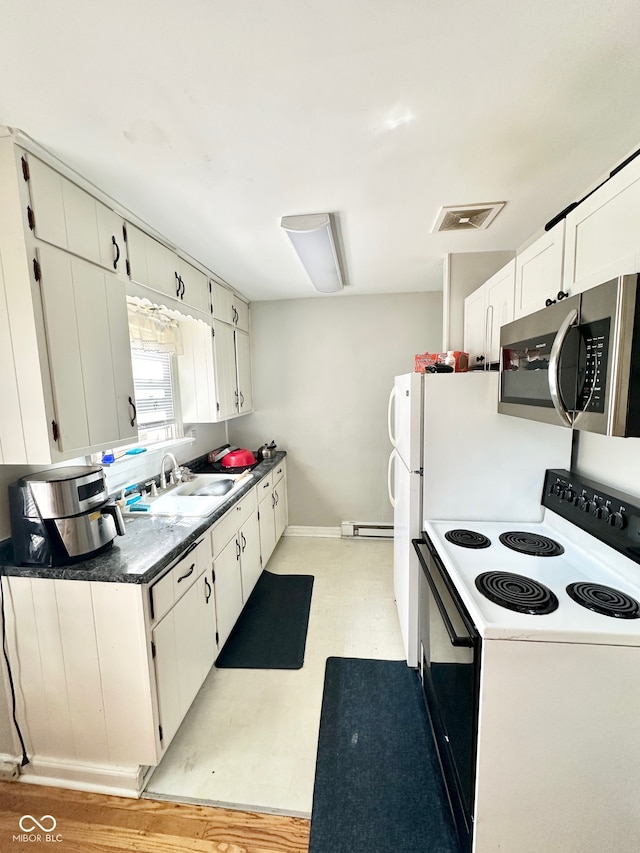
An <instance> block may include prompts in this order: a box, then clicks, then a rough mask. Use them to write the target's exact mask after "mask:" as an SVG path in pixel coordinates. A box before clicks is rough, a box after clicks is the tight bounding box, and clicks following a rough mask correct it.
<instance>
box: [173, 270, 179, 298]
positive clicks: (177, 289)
mask: <svg viewBox="0 0 640 853" xmlns="http://www.w3.org/2000/svg"><path fill="white" fill-rule="evenodd" d="M173 274H174V276H175V279H176V299H178V298H179V297H180V276H179V275H178V273H177V272H176V271H175V270H174V272H173Z"/></svg>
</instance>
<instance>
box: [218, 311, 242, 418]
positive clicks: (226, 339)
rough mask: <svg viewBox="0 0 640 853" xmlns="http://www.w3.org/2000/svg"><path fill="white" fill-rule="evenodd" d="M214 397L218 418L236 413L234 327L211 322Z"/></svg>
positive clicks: (236, 390)
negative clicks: (214, 383)
mask: <svg viewBox="0 0 640 853" xmlns="http://www.w3.org/2000/svg"><path fill="white" fill-rule="evenodd" d="M213 330H214V338H213V351H214V366H215V377H216V397H217V405H218V407H219V408H218V416H219V418H220V420H227V419H228V418H233V417H235V416H236V415H237V414H238V383H237V374H236V350H235V338H234V329H233V327H232V326H229V325H227V324H226V323H218V322H216V321H215V320H214V322H213Z"/></svg>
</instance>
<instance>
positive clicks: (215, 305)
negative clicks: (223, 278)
mask: <svg viewBox="0 0 640 853" xmlns="http://www.w3.org/2000/svg"><path fill="white" fill-rule="evenodd" d="M211 307H212V314H213V318H214V319H215V320H222V322H223V323H228V324H229V325H230V326H233V325H234V323H233V318H234V313H233V293H232V292H231V291H230V290H229V289H228V288H227V287H223V286H222V285H221V284H219V283H218V282H217V281H212V282H211Z"/></svg>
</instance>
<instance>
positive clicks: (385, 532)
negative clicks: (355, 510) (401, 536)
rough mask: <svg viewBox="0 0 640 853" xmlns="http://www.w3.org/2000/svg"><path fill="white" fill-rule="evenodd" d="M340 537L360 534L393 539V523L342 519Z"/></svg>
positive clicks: (369, 537) (370, 537)
mask: <svg viewBox="0 0 640 853" xmlns="http://www.w3.org/2000/svg"><path fill="white" fill-rule="evenodd" d="M340 529H341V532H342V538H343V539H344V538H349V537H354V536H362V537H366V538H367V539H393V524H375V523H371V522H365V521H343V522H342V524H341V525H340Z"/></svg>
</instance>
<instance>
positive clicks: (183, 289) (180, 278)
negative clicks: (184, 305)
mask: <svg viewBox="0 0 640 853" xmlns="http://www.w3.org/2000/svg"><path fill="white" fill-rule="evenodd" d="M178 280H179V281H180V287H181V293H180V299H184V293H185V290H186V289H187V288H186V287H185V284H184V279H183V278H182V276H181V275H179V276H178Z"/></svg>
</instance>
